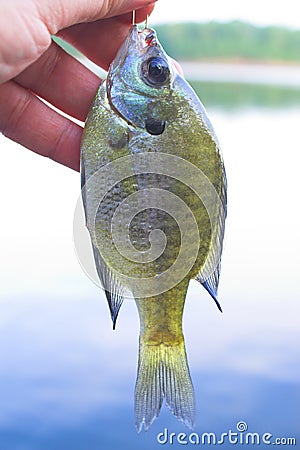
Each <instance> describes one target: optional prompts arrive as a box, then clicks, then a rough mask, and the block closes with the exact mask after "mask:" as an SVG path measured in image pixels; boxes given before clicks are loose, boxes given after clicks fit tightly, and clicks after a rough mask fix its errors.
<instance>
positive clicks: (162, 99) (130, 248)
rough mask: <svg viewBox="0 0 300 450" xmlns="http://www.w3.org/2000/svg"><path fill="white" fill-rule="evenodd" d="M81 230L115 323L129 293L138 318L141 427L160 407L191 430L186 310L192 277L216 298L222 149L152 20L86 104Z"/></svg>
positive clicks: (134, 30)
mask: <svg viewBox="0 0 300 450" xmlns="http://www.w3.org/2000/svg"><path fill="white" fill-rule="evenodd" d="M80 171H81V187H82V200H83V205H84V211H85V220H86V226H87V228H88V230H89V233H90V238H91V243H92V248H93V256H94V260H95V266H96V269H97V274H98V277H99V280H100V282H101V286H102V288H103V289H104V291H105V295H106V298H107V301H108V306H109V310H110V315H111V319H112V322H113V329H115V327H116V320H117V317H118V313H119V311H120V308H121V305H122V303H123V301H124V298H133V299H134V301H135V303H136V306H137V310H138V314H139V319H140V335H139V356H138V365H137V379H136V384H135V401H134V410H135V422H136V428H137V431H138V432H140V431H141V430H142V429H144V430H145V431H146V430H148V429H149V427H150V426H151V424H152V423H153V421H154V420H155V419H156V418H157V417H158V415H159V413H160V410H161V407H162V404H163V403H165V405H166V406H167V408H168V409H169V410H170V411H171V413H173V415H174V416H175V417H176V418H177V419H178V420H179V421H180V422H182V423H183V424H185V425H186V426H187V427H189V428H193V426H194V421H195V395H194V388H193V384H192V380H191V375H190V370H189V366H188V360H187V353H186V349H185V341H184V335H183V327H182V318H183V311H184V304H185V299H186V295H187V291H188V287H189V283H190V280H192V279H196V280H198V281H199V283H201V284H202V286H203V287H204V288H205V290H206V291H207V292H208V293H209V294H210V296H211V297H212V299H213V300H214V301H215V303H216V304H217V306H218V308H219V309H220V310H221V307H220V304H219V302H218V284H219V276H220V261H221V254H222V247H223V237H224V229H225V219H226V214H227V212H226V211H227V181H226V173H225V168H224V162H223V157H222V153H221V150H220V145H219V142H218V139H217V137H216V134H215V131H214V128H213V126H212V124H211V122H210V120H209V118H208V116H207V113H206V110H205V108H204V106H203V104H202V102H201V101H200V99H199V98H198V96H197V95H196V93H195V92H194V90H193V89H192V87H191V86H190V85H189V84H188V82H187V81H186V80H185V79H184V77H183V76H182V75H181V74H180V73H179V71H178V70H177V68H176V65H175V64H174V61H173V60H172V59H171V58H170V57H169V56H168V55H167V54H166V52H165V51H164V49H163V47H162V45H161V44H160V42H159V40H158V37H157V35H156V32H155V30H154V29H153V28H149V27H148V26H146V27H145V28H144V29H142V30H140V29H139V28H138V26H137V25H132V27H131V29H130V31H129V33H128V36H127V37H126V39H125V41H124V42H123V44H122V46H121V47H120V49H119V51H118V53H117V54H116V56H115V58H114V60H113V61H112V63H111V65H110V67H109V71H108V74H107V77H106V79H105V80H103V81H102V82H101V84H100V86H99V89H98V91H97V93H96V96H95V99H94V101H93V103H92V106H91V108H90V111H89V114H88V117H87V120H86V123H85V127H84V132H83V138H82V143H81V167H80Z"/></svg>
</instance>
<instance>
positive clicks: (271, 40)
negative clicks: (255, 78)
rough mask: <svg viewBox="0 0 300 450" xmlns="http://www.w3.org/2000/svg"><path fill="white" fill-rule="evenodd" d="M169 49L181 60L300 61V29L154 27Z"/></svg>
mask: <svg viewBox="0 0 300 450" xmlns="http://www.w3.org/2000/svg"><path fill="white" fill-rule="evenodd" d="M154 28H155V29H156V30H157V35H158V38H159V40H160V42H161V43H162V44H163V46H164V48H165V50H166V52H167V53H168V54H169V55H171V56H172V57H174V58H175V59H178V60H193V61H195V60H196V61H197V60H255V61H267V62H268V61H282V62H300V30H292V29H289V28H285V27H279V26H268V27H259V26H255V25H252V24H249V23H246V22H241V21H233V22H229V23H220V22H207V23H179V24H165V25H157V26H155V27H154Z"/></svg>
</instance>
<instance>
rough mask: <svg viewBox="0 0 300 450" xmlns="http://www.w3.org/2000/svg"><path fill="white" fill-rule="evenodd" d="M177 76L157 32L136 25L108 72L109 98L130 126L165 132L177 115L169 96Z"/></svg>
mask: <svg viewBox="0 0 300 450" xmlns="http://www.w3.org/2000/svg"><path fill="white" fill-rule="evenodd" d="M176 76H177V71H176V68H175V66H174V64H173V62H172V60H171V59H170V58H169V57H168V55H167V54H166V53H165V51H164V50H163V48H162V46H161V45H160V44H159V42H158V40H157V36H156V33H155V31H154V30H152V29H150V28H145V29H144V30H143V31H139V30H138V28H137V26H136V25H133V26H132V28H131V30H130V32H129V34H128V36H127V38H126V39H125V41H124V43H123V45H122V47H121V48H120V50H119V52H118V53H117V55H116V57H115V59H114V61H113V63H112V64H111V66H110V69H109V72H108V76H107V96H108V100H109V102H110V105H111V107H112V109H113V110H114V111H115V112H116V113H117V114H118V115H119V116H121V117H122V118H123V119H124V120H125V121H126V122H127V123H128V124H129V125H132V126H133V127H136V128H140V129H143V130H145V131H147V132H148V133H150V134H152V135H159V134H162V132H163V131H164V128H165V124H166V122H168V121H170V120H171V119H172V117H174V108H173V107H172V102H170V99H171V96H172V85H173V83H174V79H175V78H176Z"/></svg>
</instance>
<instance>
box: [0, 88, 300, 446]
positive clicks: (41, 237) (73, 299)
mask: <svg viewBox="0 0 300 450" xmlns="http://www.w3.org/2000/svg"><path fill="white" fill-rule="evenodd" d="M194 86H195V88H196V89H197V90H198V92H199V94H200V96H201V98H202V99H203V101H204V102H205V104H206V106H207V109H208V112H209V115H210V117H211V120H212V122H213V124H214V126H215V129H216V131H217V134H218V137H219V140H220V142H221V144H222V149H223V153H224V157H225V162H226V168H227V174H228V180H229V216H228V221H227V229H226V240H225V251H224V257H223V264H222V274H221V283H220V300H221V304H222V306H223V310H224V313H223V314H222V315H221V314H220V313H219V312H218V311H217V309H216V308H215V306H214V304H213V302H212V301H211V300H210V298H209V296H208V294H206V293H205V292H204V290H203V289H202V288H201V286H200V285H198V284H197V283H196V282H193V283H191V286H190V291H189V295H188V298H187V304H186V310H185V316H184V328H185V335H186V345H187V351H188V356H189V361H190V367H191V373H192V378H193V382H194V386H195V392H196V401H197V419H196V426H195V430H194V431H195V432H196V433H198V434H199V435H200V436H201V434H202V433H203V432H211V433H215V435H216V436H217V437H218V438H219V437H220V435H221V433H226V432H229V430H232V431H233V432H235V431H237V429H236V426H237V423H238V422H241V421H243V422H245V423H246V424H247V426H248V432H256V433H259V434H260V436H262V435H263V434H264V433H270V434H272V440H273V441H274V439H275V438H276V437H279V438H282V437H283V438H287V437H295V438H297V439H298V441H297V446H298V447H299V442H300V441H299V439H300V430H299V423H300V412H299V404H300V402H299V342H300V339H299V273H298V270H299V262H300V261H299V254H300V252H299V250H300V249H299V226H300V216H299V208H298V203H299V201H298V198H299V195H298V193H299V186H298V178H299V175H298V170H299V169H298V168H299V162H300V157H299V137H298V135H299V133H298V130H299V121H300V104H299V95H298V91H297V89H296V88H295V87H293V88H292V87H291V88H283V87H278V86H254V85H247V84H243V85H242V84H233V83H232V84H230V83H220V84H218V83H209V82H202V83H201V82H195V83H194ZM1 150H2V152H1V153H2V164H3V166H2V167H4V168H5V169H3V170H2V177H1V191H2V193H3V195H2V196H1V197H2V198H1V201H2V212H3V213H4V214H3V215H2V217H3V219H2V223H1V229H2V233H1V237H0V244H1V254H2V257H1V267H0V273H1V291H0V292H1V302H0V308H1V316H0V317H1V318H0V355H1V358H0V399H1V401H0V450H25V449H26V450H27V449H28V450H40V449H43V450H54V449H55V450H63V449H64V450H65V449H72V450H81V449H82V450H83V449H84V450H86V449H89V450H102V449H103V450H104V449H105V450H110V449H114V450H119V449H120V450H121V449H123V448H130V449H133V450H138V449H141V448H142V449H144V450H152V449H156V448H160V447H162V444H159V443H158V442H157V435H158V434H159V433H162V432H164V430H165V428H167V429H168V433H169V434H168V443H167V444H165V447H168V446H170V447H171V448H172V447H175V448H179V447H182V445H184V444H179V443H176V439H177V437H178V433H180V432H183V433H187V434H189V430H187V429H186V428H185V427H184V426H183V425H180V424H179V423H177V421H176V420H175V419H174V418H173V417H172V416H171V414H170V413H169V412H168V411H167V410H166V408H163V410H162V413H161V415H160V417H159V419H158V420H157V421H156V422H155V423H154V424H153V426H152V427H151V429H150V430H149V431H148V432H147V433H142V434H141V435H137V434H136V432H135V428H134V416H133V391H134V382H135V371H136V363H137V339H138V317H137V313H136V311H135V306H134V304H133V302H130V301H128V302H127V303H125V305H124V306H123V307H122V310H121V313H120V318H119V322H118V327H117V330H116V331H115V332H113V331H112V330H111V323H110V318H109V314H108V308H107V306H106V303H105V299H104V296H103V295H102V293H101V292H99V289H98V288H97V287H96V286H94V285H93V284H92V283H91V282H90V280H89V279H88V278H86V277H85V275H84V274H83V273H82V271H81V269H80V267H79V264H78V262H77V260H76V256H75V253H74V249H73V245H72V231H71V230H72V219H73V210H74V207H75V203H76V200H77V196H78V195H79V176H78V174H75V173H72V172H71V171H69V170H68V169H65V168H63V167H59V166H58V165H56V164H54V163H51V162H49V161H46V160H44V159H42V158H40V157H38V156H36V155H33V154H31V153H30V152H27V151H24V150H23V149H21V148H20V147H19V146H17V145H15V144H12V143H10V142H9V141H7V140H5V139H4V138H3V137H1ZM54 180H55V183H54ZM172 432H174V433H176V436H175V437H173V438H172V439H173V440H171V441H172V442H173V443H172V444H171V443H170V436H169V435H170V433H172ZM240 435H245V432H244V433H243V432H240V433H238V438H239V439H241V437H240ZM188 437H189V436H187V437H186V438H185V437H181V439H182V440H185V439H188ZM161 439H163V438H162V437H161ZM193 439H195V436H194V437H192V441H193ZM273 441H271V442H273ZM240 442H241V441H240V440H239V443H238V444H236V445H235V448H243V447H244V445H243V444H241V443H240ZM220 445H221V444H220ZM232 445H234V444H232ZM264 445H267V444H263V443H261V444H260V445H259V447H263V446H264ZM187 446H194V445H193V444H192V443H191V442H190V443H189V444H187ZM206 446H207V447H209V445H208V444H207V445H206ZM297 446H293V448H298V447H297ZM223 447H224V448H230V447H231V444H230V443H229V442H228V441H227V444H223ZM248 447H252V446H251V445H248ZM253 447H258V445H254V446H253Z"/></svg>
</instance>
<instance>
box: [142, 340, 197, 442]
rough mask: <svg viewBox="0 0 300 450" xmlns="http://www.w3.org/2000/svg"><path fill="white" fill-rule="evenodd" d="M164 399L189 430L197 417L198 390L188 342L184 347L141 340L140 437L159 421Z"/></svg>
mask: <svg viewBox="0 0 300 450" xmlns="http://www.w3.org/2000/svg"><path fill="white" fill-rule="evenodd" d="M163 398H165V402H166V406H167V407H168V408H169V410H170V411H171V412H172V413H173V414H174V416H175V417H177V419H178V420H180V421H181V422H183V423H184V424H185V425H187V426H188V427H189V428H192V427H193V424H194V414H195V401H194V390H193V385H192V381H191V376H190V372H189V367H188V362H187V357H186V352H185V346H184V341H182V342H181V343H180V344H177V345H174V346H170V345H168V346H167V345H164V344H160V345H147V344H145V343H143V342H142V340H140V351H139V364H138V373H137V380H136V386H135V419H136V427H137V430H138V433H139V432H140V431H141V430H142V428H143V425H144V428H145V431H147V430H148V429H149V427H150V425H151V424H152V423H153V421H154V420H155V419H156V418H157V417H158V415H159V412H160V409H161V405H162V401H163Z"/></svg>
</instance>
